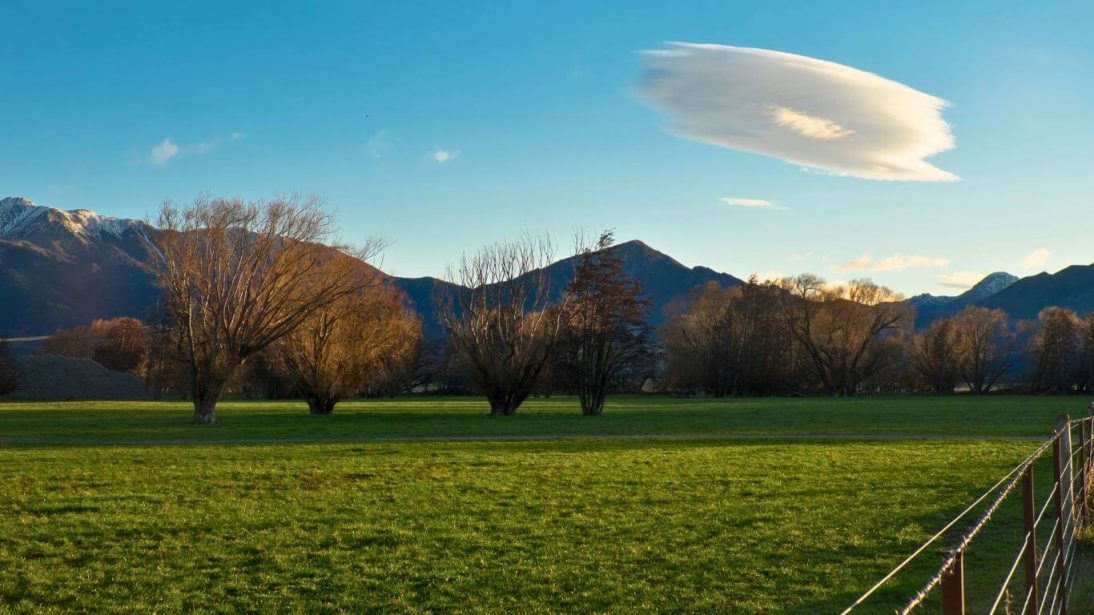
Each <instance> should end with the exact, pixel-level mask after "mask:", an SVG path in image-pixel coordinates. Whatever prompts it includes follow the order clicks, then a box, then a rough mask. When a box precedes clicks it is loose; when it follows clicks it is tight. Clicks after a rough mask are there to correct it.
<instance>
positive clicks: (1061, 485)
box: [1052, 414, 1071, 615]
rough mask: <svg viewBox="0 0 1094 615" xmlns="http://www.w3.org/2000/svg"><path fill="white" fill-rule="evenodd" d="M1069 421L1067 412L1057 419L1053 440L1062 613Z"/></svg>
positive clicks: (1058, 594)
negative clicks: (1064, 478)
mask: <svg viewBox="0 0 1094 615" xmlns="http://www.w3.org/2000/svg"><path fill="white" fill-rule="evenodd" d="M1068 421H1069V419H1068V416H1067V415H1066V414H1062V415H1060V416H1059V417H1058V418H1057V419H1056V439H1055V440H1053V442H1052V459H1053V464H1052V479H1053V481H1054V482H1055V484H1056V491H1055V495H1054V496H1053V499H1054V500H1055V501H1056V531H1055V542H1056V577H1057V578H1058V579H1059V580H1058V581H1057V583H1056V600H1058V601H1059V602H1060V613H1061V614H1062V615H1067V585H1066V584H1065V583H1064V574H1065V573H1066V572H1067V568H1066V567H1065V566H1066V564H1067V562H1066V561H1064V560H1065V558H1066V557H1067V552H1066V551H1064V524H1066V523H1067V515H1065V509H1064V489H1066V488H1067V484H1066V483H1065V482H1064V480H1063V470H1064V464H1066V463H1067V457H1065V456H1064V454H1065V451H1064V437H1065V436H1069V435H1070V434H1071V431H1070V429H1069V427H1068Z"/></svg>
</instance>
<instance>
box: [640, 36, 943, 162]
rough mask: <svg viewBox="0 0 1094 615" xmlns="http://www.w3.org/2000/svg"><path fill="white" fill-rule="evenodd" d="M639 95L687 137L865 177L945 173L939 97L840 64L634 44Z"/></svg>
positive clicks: (718, 48) (755, 52)
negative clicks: (933, 160)
mask: <svg viewBox="0 0 1094 615" xmlns="http://www.w3.org/2000/svg"><path fill="white" fill-rule="evenodd" d="M643 58H644V61H645V75H644V77H643V81H642V84H641V86H640V88H639V95H640V96H641V97H642V98H643V99H644V100H646V101H647V102H649V103H650V104H652V105H654V106H655V107H657V108H659V109H661V110H662V111H664V112H665V113H667V114H668V116H669V117H670V118H671V119H672V123H671V125H670V130H671V131H672V132H673V133H674V134H676V135H678V136H680V137H684V138H687V139H694V140H696V141H702V142H704V143H710V144H713V145H720V146H722V147H730V148H733V149H738V150H743V151H746V152H753V153H757V154H763V155H765V156H773V157H775V158H781V159H783V160H786V161H788V162H793V163H795V164H800V165H803V166H806V167H812V168H815V169H822V170H825V171H830V172H832V173H836V174H838V175H850V176H854V177H864V178H868V179H881V180H897V181H955V180H957V179H958V177H957V176H956V175H954V174H953V173H950V172H948V171H944V170H942V169H939V168H938V167H936V166H934V165H932V164H930V163H928V162H926V161H925V159H926V158H929V157H930V156H933V155H935V154H937V153H939V152H944V151H946V150H949V149H953V146H954V139H953V135H952V134H951V133H950V126H949V124H947V123H946V121H945V120H944V119H942V110H943V109H944V108H945V107H946V106H947V103H946V101H944V100H942V99H940V98H936V97H934V96H931V95H929V94H924V93H923V92H920V91H918V90H914V89H912V88H910V87H908V86H906V85H903V84H901V83H897V82H895V81H891V80H889V79H885V78H884V77H879V76H878V75H875V74H873V73H868V72H865V71H861V70H858V69H855V68H851V67H849V66H844V65H842V64H836V63H834V62H827V61H824V60H817V59H815V58H808V57H805V56H799V55H794V54H790V53H783V52H780V51H769V50H766V49H746V48H742V47H727V46H724V45H697V44H692V43H672V44H670V45H669V46H668V48H667V49H660V50H654V51H646V52H643Z"/></svg>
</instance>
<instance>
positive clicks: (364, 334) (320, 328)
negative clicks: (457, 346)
mask: <svg viewBox="0 0 1094 615" xmlns="http://www.w3.org/2000/svg"><path fill="white" fill-rule="evenodd" d="M360 265H361V263H360V262H354V261H348V260H344V259H338V260H337V261H331V262H328V263H327V265H326V266H327V267H328V268H338V267H351V268H354V269H356V270H357V272H358V275H360V276H361V277H362V279H361V280H360V283H359V284H360V286H361V290H359V291H358V292H356V293H354V294H351V295H346V296H344V297H342V298H340V299H339V300H337V301H334V302H331V303H329V304H327V305H326V306H323V307H321V308H320V309H318V310H316V311H315V312H313V313H312V315H311V316H310V317H308V318H306V319H305V320H304V321H303V323H301V325H300V326H299V327H297V328H296V330H294V331H293V332H292V333H290V334H289V335H288V336H287V337H286V338H285V340H284V342H283V343H281V344H279V346H280V347H281V348H282V349H283V352H284V356H285V359H286V363H287V367H288V370H289V373H290V375H291V376H292V377H294V378H295V379H296V382H297V386H298V388H299V389H300V391H301V393H302V394H303V396H304V399H305V401H307V403H308V410H309V411H310V412H311V413H312V414H317V415H327V414H330V413H331V412H333V411H334V406H335V404H337V403H338V402H339V401H340V400H342V399H344V398H345V397H348V396H350V395H353V394H355V393H357V392H359V391H360V390H361V389H363V388H364V387H366V386H367V385H369V384H370V383H377V382H381V381H382V380H384V379H385V378H387V377H389V375H390V374H389V372H390V370H392V369H394V368H397V367H398V366H399V364H400V362H402V361H405V359H406V357H407V355H409V354H410V353H411V352H412V351H413V350H414V348H415V346H416V345H417V342H418V339H419V338H420V336H421V324H420V321H419V319H418V317H417V316H416V315H414V314H412V313H411V312H410V311H409V310H408V309H407V307H406V303H405V300H404V297H403V295H402V293H401V292H399V290H398V289H396V288H395V287H393V286H391V285H390V284H388V283H387V282H386V281H385V280H384V279H383V278H382V277H381V275H380V273H379V272H378V271H375V270H372V271H366V270H363V269H362V268H361V267H360ZM332 274H335V273H334V272H332Z"/></svg>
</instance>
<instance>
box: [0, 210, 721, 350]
mask: <svg viewBox="0 0 1094 615" xmlns="http://www.w3.org/2000/svg"><path fill="white" fill-rule="evenodd" d="M155 233H156V230H155V229H154V228H152V227H151V226H149V225H148V224H146V223H144V222H140V221H137V220H127V219H122V218H112V217H109V216H103V215H100V214H96V213H94V212H92V211H89V210H86V209H78V210H73V211H62V210H59V209H53V208H49V207H42V206H38V205H35V204H34V203H31V202H30V201H28V200H26V199H22V198H6V199H3V200H0V337H12V336H17V335H45V334H49V333H51V332H53V331H54V330H56V329H59V328H68V327H73V326H77V325H81V324H86V323H88V322H90V321H91V320H94V319H96V318H113V317H116V316H134V317H138V318H144V317H147V316H148V315H149V314H150V313H151V312H152V309H153V307H154V306H155V302H156V300H157V298H158V297H159V289H158V288H156V286H155V281H154V279H153V276H152V273H151V271H150V270H149V268H148V265H147V262H148V256H149V252H148V249H149V247H148V246H149V243H148V241H147V240H148V238H150V237H151V236H153V235H154V234H155ZM610 250H612V251H618V252H619V253H620V254H621V256H622V258H623V268H624V271H625V272H626V273H627V274H628V275H630V276H631V277H633V278H635V279H637V280H639V281H640V282H641V283H642V285H643V287H644V289H645V292H646V294H647V296H648V297H649V299H650V302H651V303H652V304H653V306H652V308H651V310H650V322H651V324H653V325H655V326H656V325H657V324H658V323H660V321H661V318H662V316H661V311H662V309H663V308H664V306H665V305H667V304H668V303H670V302H671V301H672V300H674V299H676V298H677V297H680V296H682V295H684V294H686V293H687V292H689V291H691V290H692V289H693V288H695V287H696V286H701V285H704V284H706V283H708V282H716V283H718V284H721V285H724V286H735V285H738V284H741V280H739V279H738V278H735V277H733V276H731V275H729V274H725V273H718V272H716V271H714V270H712V269H709V268H706V267H691V268H689V267H687V266H685V265H683V264H681V263H679V262H677V261H676V260H675V259H673V258H671V257H669V256H668V255H666V254H663V253H661V252H658V251H657V250H654V249H653V248H651V247H649V246H648V245H646V244H644V243H642V242H641V241H629V242H626V243H622V244H619V245H617V246H613V247H612V248H610ZM574 264H575V261H574V258H573V257H571V258H566V259H563V260H560V261H557V262H555V263H552V264H551V265H549V266H548V267H547V274H548V278H549V279H550V281H551V289H552V292H553V293H554V295H555V296H556V297H557V295H558V294H559V293H561V292H562V289H564V288H565V287H566V285H567V283H569V281H570V279H571V277H572V276H573V268H574ZM390 279H391V282H392V284H394V285H395V286H396V287H398V288H399V289H401V290H402V291H403V292H404V293H405V294H406V295H407V297H408V299H409V300H410V302H411V304H412V305H413V307H414V308H415V309H416V310H417V311H418V312H419V313H420V314H421V315H422V321H423V323H422V324H423V329H424V331H425V334H426V335H427V336H428V337H432V338H436V337H441V336H442V335H443V331H442V330H441V326H440V324H439V322H438V314H437V305H436V298H437V296H438V295H439V294H440V293H443V292H446V291H450V290H452V289H454V288H456V286H455V285H453V284H451V283H450V282H446V281H444V280H441V279H438V278H432V277H422V278H399V277H394V276H392V277H391V278H390Z"/></svg>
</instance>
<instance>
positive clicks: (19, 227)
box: [0, 197, 143, 243]
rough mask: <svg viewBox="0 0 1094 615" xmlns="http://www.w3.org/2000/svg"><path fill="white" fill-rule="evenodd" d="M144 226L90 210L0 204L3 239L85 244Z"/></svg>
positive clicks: (19, 200) (20, 201) (16, 201)
mask: <svg viewBox="0 0 1094 615" xmlns="http://www.w3.org/2000/svg"><path fill="white" fill-rule="evenodd" d="M142 227H143V224H142V223H141V222H138V221H136V220H126V219H120V218H114V217H111V216H104V215H101V214H97V213H95V212H93V211H91V210H90V209H73V210H70V211H63V210H60V209H54V208H52V207H44V206H41V205H35V204H34V203H33V202H31V201H30V200H28V199H25V198H23V197H8V198H5V199H2V200H0V239H6V240H9V241H29V242H31V243H39V242H43V241H45V242H50V241H55V240H58V239H65V238H71V237H75V238H77V239H79V240H82V241H87V240H89V239H102V238H103V235H115V236H118V237H121V236H122V235H123V234H124V233H125V232H126V231H128V230H130V229H140V228H142Z"/></svg>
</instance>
